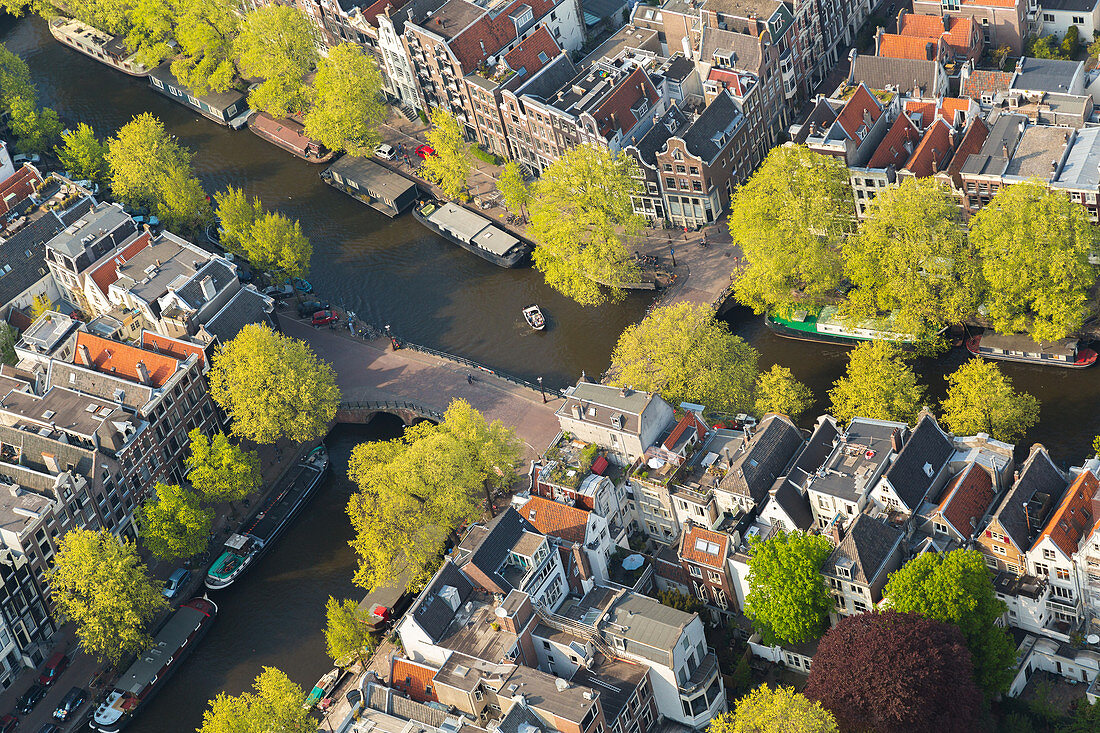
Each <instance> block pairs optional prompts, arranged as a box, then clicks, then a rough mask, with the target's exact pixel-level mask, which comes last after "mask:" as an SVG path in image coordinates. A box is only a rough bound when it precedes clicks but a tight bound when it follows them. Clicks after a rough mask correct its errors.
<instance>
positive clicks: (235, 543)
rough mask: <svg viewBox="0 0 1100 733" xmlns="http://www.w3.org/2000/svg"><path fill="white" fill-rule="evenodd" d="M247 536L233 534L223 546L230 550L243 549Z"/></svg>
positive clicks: (246, 542)
mask: <svg viewBox="0 0 1100 733" xmlns="http://www.w3.org/2000/svg"><path fill="white" fill-rule="evenodd" d="M248 539H249V538H248V535H243V534H237V533H235V532H234V533H233V534H231V535H230V536H229V539H227V540H226V541H225V546H226V547H228V548H229V549H230V550H240V549H243V548H244V546H245V545H247V544H248Z"/></svg>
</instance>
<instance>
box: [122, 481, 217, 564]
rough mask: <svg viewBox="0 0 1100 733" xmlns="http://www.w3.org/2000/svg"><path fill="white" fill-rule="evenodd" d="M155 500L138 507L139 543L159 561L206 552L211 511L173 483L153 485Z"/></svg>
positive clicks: (212, 517) (211, 521) (136, 517)
mask: <svg viewBox="0 0 1100 733" xmlns="http://www.w3.org/2000/svg"><path fill="white" fill-rule="evenodd" d="M153 491H154V493H155V494H156V497H155V498H152V499H147V500H146V501H145V502H143V503H142V505H141V506H140V507H139V508H138V510H137V512H136V513H135V516H134V520H135V521H136V522H137V525H138V530H139V533H140V536H141V543H142V544H143V545H145V548H146V549H147V550H149V552H151V553H152V554H153V555H154V556H155V557H157V558H159V559H161V560H176V559H178V558H184V557H194V556H195V555H198V554H199V553H201V552H203V551H205V550H206V546H207V544H209V542H210V527H211V526H212V525H213V523H214V510H213V509H203V508H202V507H201V506H199V497H198V495H196V494H195V492H193V491H188V490H187V489H185V488H183V487H181V486H177V485H176V484H162V483H160V482H159V481H158V482H157V485H156V487H155V488H154V489H153Z"/></svg>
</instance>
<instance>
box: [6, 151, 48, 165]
mask: <svg viewBox="0 0 1100 733" xmlns="http://www.w3.org/2000/svg"><path fill="white" fill-rule="evenodd" d="M41 160H42V158H41V156H39V155H38V153H20V154H19V155H16V156H13V157H12V159H11V162H12V163H14V164H15V165H23V164H24V163H38V162H40V161H41Z"/></svg>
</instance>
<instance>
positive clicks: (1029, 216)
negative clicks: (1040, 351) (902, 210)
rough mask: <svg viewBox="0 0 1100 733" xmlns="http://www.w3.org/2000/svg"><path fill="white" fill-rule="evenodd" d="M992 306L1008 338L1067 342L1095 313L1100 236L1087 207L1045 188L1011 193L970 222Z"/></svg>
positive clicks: (1031, 184)
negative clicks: (1095, 255)
mask: <svg viewBox="0 0 1100 733" xmlns="http://www.w3.org/2000/svg"><path fill="white" fill-rule="evenodd" d="M970 239H971V241H972V242H973V243H974V244H975V245H976V246H977V248H978V251H979V252H980V253H981V256H982V275H983V276H984V277H985V281H986V288H985V293H986V301H985V305H986V307H987V308H988V309H989V318H990V320H991V321H992V322H993V327H994V328H995V329H997V330H998V331H1000V332H1001V333H1017V332H1020V331H1027V332H1028V333H1030V334H1031V336H1032V337H1033V338H1035V339H1038V340H1041V341H1051V340H1055V339H1060V338H1065V337H1066V336H1069V335H1071V334H1073V333H1075V332H1077V330H1078V329H1080V328H1081V324H1082V323H1083V322H1084V320H1085V318H1086V316H1087V315H1088V313H1089V296H1088V291H1089V288H1090V287H1092V285H1093V283H1094V282H1095V280H1096V271H1095V269H1094V268H1093V267H1092V265H1090V264H1089V263H1088V257H1089V254H1090V253H1091V252H1092V251H1093V250H1094V248H1095V244H1096V231H1095V229H1093V227H1092V225H1091V224H1090V223H1089V217H1088V213H1087V212H1086V211H1085V209H1084V207H1082V206H1081V205H1080V204H1078V203H1075V202H1073V201H1071V200H1070V199H1069V197H1068V196H1066V195H1065V194H1063V193H1061V192H1057V191H1050V190H1048V189H1047V187H1046V186H1045V184H1043V183H1041V182H1039V181H1025V182H1023V183H1017V184H1014V185H1011V186H1005V187H1003V188H1002V189H1001V190H1000V191H999V192H997V195H996V196H994V197H993V200H992V201H990V202H989V203H988V204H986V205H985V206H983V207H982V209H981V210H980V211H978V213H977V214H975V215H974V217H973V218H972V219H971V221H970Z"/></svg>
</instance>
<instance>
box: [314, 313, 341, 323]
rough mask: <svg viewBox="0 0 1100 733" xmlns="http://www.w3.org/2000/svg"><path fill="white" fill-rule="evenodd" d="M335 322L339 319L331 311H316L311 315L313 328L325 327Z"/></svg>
mask: <svg viewBox="0 0 1100 733" xmlns="http://www.w3.org/2000/svg"><path fill="white" fill-rule="evenodd" d="M337 320H339V317H338V316H337V315H336V314H335V313H333V312H332V311H317V312H316V313H314V314H313V325H314V326H327V325H328V324H330V323H332V322H334V321H337Z"/></svg>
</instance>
